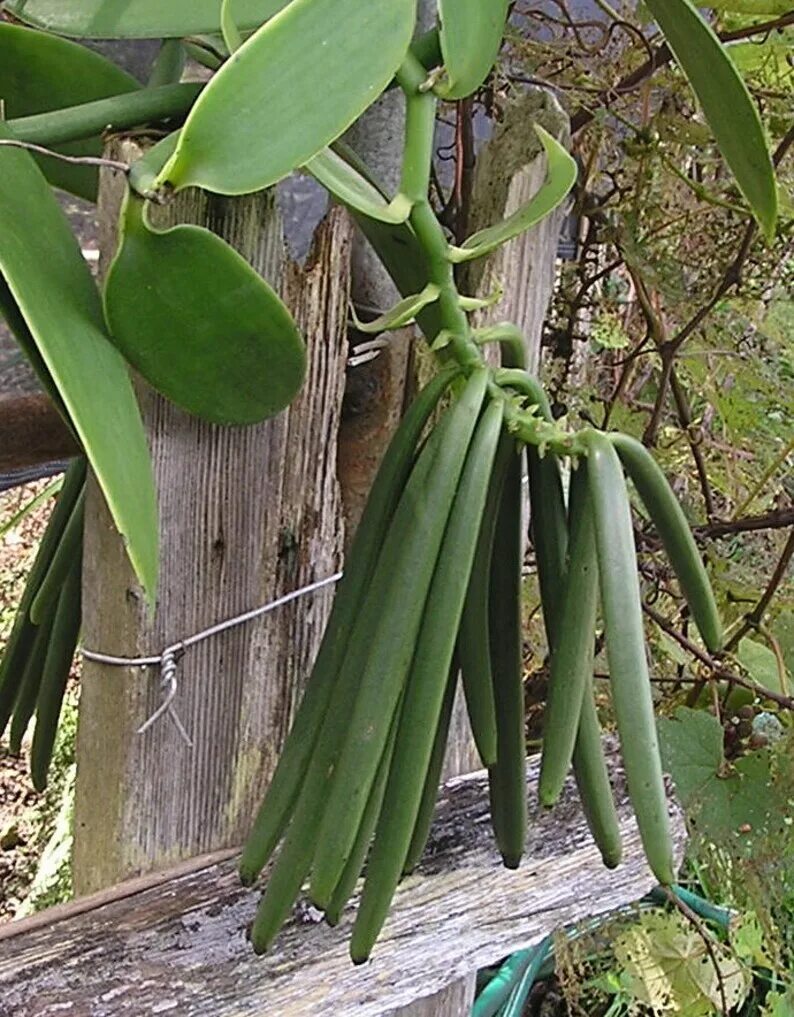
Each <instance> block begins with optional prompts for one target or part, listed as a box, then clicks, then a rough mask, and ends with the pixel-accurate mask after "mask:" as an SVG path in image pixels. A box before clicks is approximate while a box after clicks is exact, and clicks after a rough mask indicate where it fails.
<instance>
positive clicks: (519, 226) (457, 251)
mask: <svg viewBox="0 0 794 1017" xmlns="http://www.w3.org/2000/svg"><path fill="white" fill-rule="evenodd" d="M535 131H536V133H537V135H538V137H539V138H540V140H541V143H542V145H543V148H544V150H545V152H546V158H547V160H548V166H547V170H546V179H545V181H544V182H543V184H542V185H541V187H540V189H539V190H538V191H537V193H536V194H534V195H533V196H532V197H531V198H530V199H529V201H528V202H527V203H526V204H525V205H522V206H521V208H519V209H517V210H516V211H515V212H513V214H512V215H510V216H508V217H507V219H503V220H502V221H501V222H498V223H496V224H495V225H494V226H488V227H487V228H486V229H484V230H480V231H479V232H477V233H475V234H473V235H472V236H470V237H467V238H466V240H464V241H463V244H462V246H460V247H452V248H451V249H450V255H449V258H450V261H453V262H456V263H460V262H463V261H472V260H473V259H474V258H482V257H483V255H486V254H490V253H491V251H495V250H496V248H497V247H501V246H502V244H505V243H507V241H508V240H512V239H513V237H517V236H518V235H519V234H520V233H523V232H524V231H525V230H528V229H529V228H530V227H531V226H534V225H535V224H536V223H538V222H540V220H541V219H545V218H546V216H547V215H549V214H550V213H551V212H553V211H554V209H555V208H557V206H558V205H560V204H562V202H563V201H565V199H566V197H567V196H568V194H569V192H570V190H571V188H572V187H573V185H574V184H575V183H576V162H575V160H574V159H573V158H572V156H571V154H570V152H568V150H567V149H566V148H564V147H563V146H562V145H561V144H560V143H559V141H557V139H556V138H555V137H553V136H552V135H551V134H549V132H548V131H546V130H544V129H543V128H542V127H541V126H540V125H539V124H535Z"/></svg>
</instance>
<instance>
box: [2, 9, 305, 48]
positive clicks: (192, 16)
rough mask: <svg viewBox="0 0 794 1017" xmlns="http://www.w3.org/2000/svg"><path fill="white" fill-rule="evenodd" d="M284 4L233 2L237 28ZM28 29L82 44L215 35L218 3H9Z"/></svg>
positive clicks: (263, 18)
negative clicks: (81, 42)
mask: <svg viewBox="0 0 794 1017" xmlns="http://www.w3.org/2000/svg"><path fill="white" fill-rule="evenodd" d="M288 2H289V0H235V3H234V19H235V21H236V23H237V26H238V28H241V29H246V28H249V29H250V28H258V27H259V26H260V25H261V24H263V22H265V21H267V19H268V18H270V17H272V16H273V15H274V14H276V13H277V12H278V11H280V10H281V8H282V7H285V6H286V4H287V3H288ZM6 10H7V11H10V12H11V13H12V14H13V15H14V16H15V17H17V18H19V19H20V20H21V21H24V22H25V23H26V24H28V25H34V26H35V27H36V28H44V29H46V31H48V32H55V33H56V34H58V35H69V36H71V37H72V38H76V39H79V38H84V39H163V38H181V37H182V36H185V35H200V34H204V33H211V32H219V31H220V29H221V0H165V2H164V0H133V2H130V0H11V2H10V3H7V4H6Z"/></svg>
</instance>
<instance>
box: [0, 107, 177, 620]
mask: <svg viewBox="0 0 794 1017" xmlns="http://www.w3.org/2000/svg"><path fill="white" fill-rule="evenodd" d="M2 133H4V132H3V129H2V128H1V127H0V134H2ZM20 224H24V227H23V228H20ZM0 274H2V276H3V277H4V278H5V281H6V283H7V284H8V289H9V290H10V292H11V294H12V296H13V298H14V300H15V301H16V304H17V306H18V308H19V311H20V313H21V314H22V316H23V317H24V319H25V323H26V325H27V327H28V329H29V330H30V334H31V336H32V337H33V339H34V340H35V342H36V346H37V349H38V351H39V353H40V355H41V357H42V360H43V361H44V363H45V364H46V367H47V369H48V371H49V374H50V376H51V377H52V379H53V381H54V383H55V385H56V386H57V388H58V391H59V392H60V395H61V397H62V399H63V402H64V404H65V407H66V410H67V412H68V414H69V417H70V419H71V421H72V423H73V425H74V428H75V430H76V431H77V434H78V436H79V438H80V441H81V442H82V444H83V447H84V449H85V452H86V455H87V456H88V459H89V461H90V463H91V466H92V467H93V469H94V472H95V474H96V477H97V480H98V482H99V485H100V487H101V488H102V491H103V493H104V495H105V498H106V500H107V503H108V506H109V508H110V511H111V514H112V516H113V519H114V521H115V523H116V526H117V527H118V529H119V531H120V532H121V534H122V536H123V537H124V540H125V543H126V546H127V553H128V554H129V557H130V561H131V562H132V565H133V567H134V569H135V571H136V573H137V575H138V578H139V579H140V581H141V583H142V585H143V587H144V589H145V591H146V593H147V596H148V597H149V599H150V600H153V599H154V595H155V592H156V589H157V566H158V546H157V503H156V499H155V492H154V478H153V476H152V466H151V462H150V459H149V451H148V448H147V444H146V435H145V433H144V429H143V423H142V421H141V416H140V412H139V410H138V404H137V402H136V401H135V394H134V392H133V389H132V383H131V381H130V378H129V374H128V372H127V369H126V366H125V364H124V361H123V360H122V358H121V357H120V356H119V355H118V353H117V352H116V350H114V349H113V347H112V345H111V344H110V343H109V342H108V340H107V335H106V332H105V327H104V322H103V319H102V304H101V301H100V299H99V294H98V293H97V290H96V287H95V286H94V281H93V279H92V278H91V273H90V272H89V270H88V267H87V265H86V263H85V261H84V259H83V256H82V255H81V253H80V248H79V247H78V245H77V243H76V241H75V239H74V237H73V236H72V233H71V231H70V230H69V226H68V223H67V222H66V219H65V218H64V216H63V214H62V212H61V210H60V208H59V206H58V203H57V201H56V200H55V197H54V196H53V193H52V191H51V189H50V187H49V185H48V184H47V181H46V180H45V179H44V177H43V176H42V174H41V172H40V171H39V169H38V168H37V166H36V164H35V163H34V162H33V160H32V159H31V158H30V156H29V155H28V154H27V153H26V152H22V151H20V150H19V149H13V148H2V149H0Z"/></svg>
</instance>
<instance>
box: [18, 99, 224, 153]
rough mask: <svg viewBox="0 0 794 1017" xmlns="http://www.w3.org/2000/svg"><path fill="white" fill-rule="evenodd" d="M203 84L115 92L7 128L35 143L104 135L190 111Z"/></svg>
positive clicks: (43, 143) (45, 143) (21, 121)
mask: <svg viewBox="0 0 794 1017" xmlns="http://www.w3.org/2000/svg"><path fill="white" fill-rule="evenodd" d="M203 87H204V86H203V85H201V84H192V83H190V84H182V85H163V86H161V87H160V88H142V89H141V90H140V91H139V92H127V93H125V94H124V95H112V96H110V97H109V98H107V99H97V100H96V101H95V102H86V103H83V104H82V105H81V106H69V107H67V108H66V109H59V110H54V111H53V112H51V113H38V114H36V115H35V116H30V117H18V118H17V119H16V120H9V121H8V123H7V125H6V126H7V127H8V128H9V130H10V131H11V133H12V134H13V136H14V137H15V138H17V139H18V140H19V141H27V142H31V143H33V144H35V145H49V146H52V145H60V144H63V143H64V142H66V141H80V140H82V139H84V138H92V137H94V135H96V134H102V133H103V131H106V130H116V131H122V130H129V129H130V128H132V127H139V126H141V125H142V124H147V123H151V122H153V121H158V120H170V119H172V118H173V117H179V116H182V115H184V114H185V113H187V111H188V110H189V109H190V107H191V106H192V105H193V103H194V102H195V100H196V98H197V96H198V94H199V92H200V91H201V89H202V88H203Z"/></svg>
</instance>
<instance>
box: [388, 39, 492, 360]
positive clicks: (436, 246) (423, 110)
mask: <svg viewBox="0 0 794 1017" xmlns="http://www.w3.org/2000/svg"><path fill="white" fill-rule="evenodd" d="M396 79H397V83H398V84H399V86H400V88H402V90H403V92H404V93H405V102H406V121H405V148H404V151H403V166H402V176H401V181H400V191H401V192H402V193H403V194H406V195H407V196H408V197H409V198H410V199H411V201H412V202H413V203H414V204H413V209H412V211H411V216H410V224H411V226H412V227H413V231H414V233H415V234H416V238H417V240H418V241H419V243H420V244H421V246H422V247H423V249H424V251H425V254H426V256H427V264H428V271H429V276H430V278H429V280H428V282H432V283H435V285H436V286H438V289H439V297H438V307H439V312H440V318H441V327H442V329H446V330H447V331H449V333H450V335H451V336H452V339H451V340H450V342H449V344H448V345H447V346H446V347H445V350H446V351H448V352H450V353H452V355H453V356H454V358H455V360H457V362H458V363H459V364H460V365H461V367H463V368H464V369H468V368H472V367H476V366H480V365H481V364H482V363H483V358H482V354H481V352H480V350H479V349H478V347H477V344H476V343H475V342H474V341H473V339H472V337H471V328H470V327H469V319H468V317H467V316H466V313H465V311H464V310H463V308H462V307H461V304H460V294H459V293H458V288H457V286H456V285H455V277H454V270H453V267H452V264H451V262H450V261H449V258H448V257H447V255H448V253H449V243H448V241H447V238H446V236H445V235H444V230H443V228H442V226H441V223H440V222H439V221H438V218H437V216H436V214H435V212H434V211H433V209H432V207H431V205H430V200H429V197H428V190H429V184H430V169H431V166H432V163H433V138H434V133H435V112H436V102H435V99H434V97H433V96H432V95H431V94H430V92H429V91H427V90H426V89H425V87H424V86H425V83H426V81H427V69H426V68H425V67H424V65H423V64H422V63H421V62H420V61H419V60H418V59H417V58H416V56H414V54H413V53H411V52H409V53H408V56H407V57H406V58H405V60H404V61H403V63H402V65H401V67H400V69H399V70H398V71H397V75H396Z"/></svg>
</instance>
